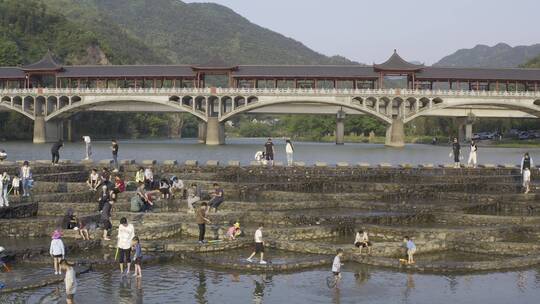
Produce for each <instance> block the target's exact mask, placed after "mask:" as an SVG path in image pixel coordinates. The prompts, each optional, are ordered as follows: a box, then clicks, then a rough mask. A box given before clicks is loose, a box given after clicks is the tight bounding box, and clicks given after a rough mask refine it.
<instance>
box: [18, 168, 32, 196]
mask: <svg viewBox="0 0 540 304" xmlns="http://www.w3.org/2000/svg"><path fill="white" fill-rule="evenodd" d="M19 176H20V177H21V182H22V187H23V197H28V196H30V195H31V190H32V186H33V183H34V180H33V179H32V168H30V165H29V163H28V161H27V160H25V161H24V163H23V165H22V167H21V169H20V173H19Z"/></svg>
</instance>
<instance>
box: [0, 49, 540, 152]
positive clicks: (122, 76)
mask: <svg viewBox="0 0 540 304" xmlns="http://www.w3.org/2000/svg"><path fill="white" fill-rule="evenodd" d="M0 110H6V111H16V112H19V113H21V114H23V115H24V116H26V117H28V118H30V119H32V120H34V121H35V124H34V141H35V142H46V141H52V140H55V139H57V138H60V137H66V136H68V134H69V133H70V132H69V129H70V123H69V122H70V117H71V116H72V115H73V114H74V113H77V112H81V111H121V112H188V113H191V114H193V115H195V116H196V117H197V118H198V119H199V120H200V122H201V123H200V128H201V132H200V133H201V137H202V138H203V139H204V140H205V141H206V143H207V144H222V143H223V142H224V139H223V137H224V132H223V123H224V122H226V121H227V120H228V119H230V118H232V117H233V116H234V115H237V114H240V113H299V114H305V113H314V114H336V115H337V118H336V119H337V143H342V142H343V129H344V128H343V119H344V118H345V115H370V116H372V117H374V118H376V119H377V120H379V121H381V122H382V123H384V124H385V125H387V127H388V131H387V144H388V145H392V146H401V145H403V124H406V123H408V122H410V121H412V120H413V119H415V118H416V117H420V116H452V117H460V118H462V119H461V121H462V125H463V128H462V129H463V130H468V132H467V133H466V134H464V135H463V137H470V135H471V134H470V133H471V122H470V121H468V119H467V117H470V116H472V115H474V116H477V117H521V118H534V117H538V115H539V113H540V69H519V68H516V69H486V68H443V67H427V66H424V65H421V64H414V63H410V62H407V61H405V60H404V59H403V58H401V57H400V56H399V55H398V54H397V52H395V51H394V54H392V56H391V57H390V58H389V59H388V60H387V61H386V62H384V63H381V64H374V65H372V66H362V65H344V66H337V65H332V66H331V65H312V66H305V65H303V66H294V65H231V64H227V63H224V62H223V61H221V60H219V58H216V59H213V60H211V61H210V62H208V63H205V64H199V65H121V66H114V65H107V66H69V65H62V64H60V63H58V61H56V60H55V59H54V56H53V55H52V54H51V53H50V52H48V53H47V54H46V55H45V56H44V57H43V58H42V59H41V60H40V61H38V62H36V63H33V64H29V65H25V66H21V67H0Z"/></svg>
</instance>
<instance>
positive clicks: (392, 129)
mask: <svg viewBox="0 0 540 304" xmlns="http://www.w3.org/2000/svg"><path fill="white" fill-rule="evenodd" d="M385 145H386V146H388V147H395V148H401V147H404V146H405V127H404V123H403V118H400V117H396V118H393V119H392V124H391V125H388V126H387V127H386V140H385Z"/></svg>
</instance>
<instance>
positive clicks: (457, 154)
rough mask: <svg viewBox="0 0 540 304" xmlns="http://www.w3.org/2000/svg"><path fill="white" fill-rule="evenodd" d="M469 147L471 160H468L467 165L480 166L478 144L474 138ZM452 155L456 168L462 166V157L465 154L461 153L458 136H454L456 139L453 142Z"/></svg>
mask: <svg viewBox="0 0 540 304" xmlns="http://www.w3.org/2000/svg"><path fill="white" fill-rule="evenodd" d="M469 148H470V150H469V160H468V161H467V166H469V167H472V168H476V167H477V166H478V157H477V152H478V146H477V145H476V142H475V141H474V140H471V142H470V145H469ZM450 157H453V158H454V168H461V159H463V156H462V155H461V145H460V144H459V140H458V139H457V138H454V141H453V142H452V152H450Z"/></svg>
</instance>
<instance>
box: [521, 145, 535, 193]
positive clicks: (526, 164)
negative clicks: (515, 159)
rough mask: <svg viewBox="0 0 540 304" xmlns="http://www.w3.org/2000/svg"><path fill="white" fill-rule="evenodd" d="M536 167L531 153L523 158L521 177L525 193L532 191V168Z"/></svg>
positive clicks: (527, 153)
mask: <svg viewBox="0 0 540 304" xmlns="http://www.w3.org/2000/svg"><path fill="white" fill-rule="evenodd" d="M532 167H534V164H533V160H532V158H531V156H530V155H529V152H526V153H525V154H524V155H523V158H521V167H520V168H521V175H522V177H523V188H524V189H525V193H529V191H531V168H532Z"/></svg>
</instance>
